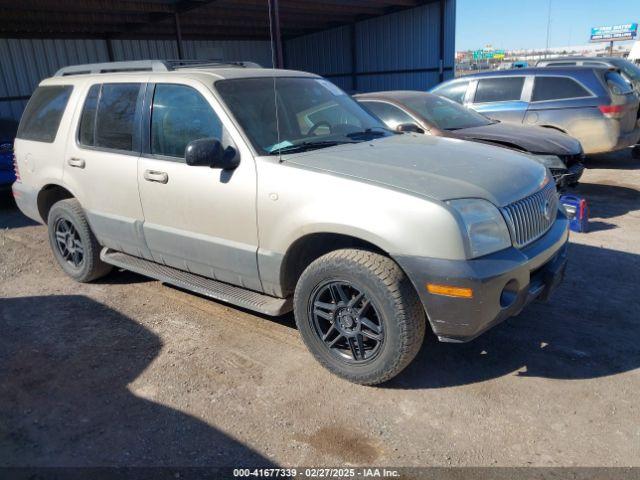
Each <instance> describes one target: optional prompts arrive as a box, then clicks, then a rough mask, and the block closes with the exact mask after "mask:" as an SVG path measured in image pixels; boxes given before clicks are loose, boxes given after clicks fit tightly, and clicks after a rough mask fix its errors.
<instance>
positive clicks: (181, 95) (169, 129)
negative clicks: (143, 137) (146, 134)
mask: <svg viewBox="0 0 640 480" xmlns="http://www.w3.org/2000/svg"><path fill="white" fill-rule="evenodd" d="M222 130H223V128H222V122H221V121H220V119H219V118H218V116H217V115H216V113H215V112H214V111H213V108H211V105H209V103H208V102H207V101H206V100H205V99H204V98H203V97H202V95H200V93H198V92H197V91H196V90H194V89H193V88H191V87H188V86H186V85H172V84H158V85H156V88H155V92H154V95H153V110H152V113H151V153H152V154H154V155H164V156H169V157H179V158H184V151H185V149H186V148H187V145H188V144H189V142H192V141H193V140H198V139H200V138H211V137H214V138H217V139H219V140H221V139H222Z"/></svg>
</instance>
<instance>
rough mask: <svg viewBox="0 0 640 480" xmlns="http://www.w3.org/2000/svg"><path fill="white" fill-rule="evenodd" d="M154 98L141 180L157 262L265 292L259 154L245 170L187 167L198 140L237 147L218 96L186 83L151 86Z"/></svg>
mask: <svg viewBox="0 0 640 480" xmlns="http://www.w3.org/2000/svg"><path fill="white" fill-rule="evenodd" d="M186 82H192V83H190V84H186ZM147 98H148V103H149V104H150V107H151V108H150V115H149V119H148V121H147V122H146V125H147V127H146V128H147V131H148V135H147V138H148V141H146V142H145V143H146V146H145V150H146V152H145V153H143V156H142V158H141V160H140V163H139V168H138V183H139V188H140V198H141V201H142V208H143V211H144V227H143V229H144V236H145V239H146V242H147V245H148V247H149V249H150V250H151V253H152V255H153V258H154V260H155V261H156V262H158V263H163V264H166V265H170V266H173V267H175V268H179V269H182V270H185V271H189V272H192V273H196V274H199V275H203V276H206V277H209V278H213V279H216V280H220V281H223V282H227V283H231V284H234V285H240V286H243V287H246V288H249V289H253V290H261V289H262V287H261V284H260V279H259V275H258V267H257V260H256V252H257V248H258V233H257V226H256V206H255V204H256V171H255V164H254V161H253V158H252V156H251V155H250V154H248V151H246V150H245V151H243V150H239V154H240V155H241V160H240V165H239V166H238V168H236V169H235V170H233V171H223V170H220V169H212V168H210V167H207V166H189V165H187V164H186V163H185V159H184V153H185V148H186V146H187V145H188V144H189V142H191V141H193V140H197V139H200V138H209V137H215V138H218V139H220V140H221V141H222V143H223V146H225V147H226V146H229V145H232V144H233V141H232V140H231V138H230V135H229V131H228V129H227V128H225V126H224V124H223V121H222V120H221V117H223V116H224V113H223V112H222V111H221V109H220V108H219V106H217V102H216V100H215V98H214V97H213V94H212V93H211V92H210V91H209V90H208V89H207V88H206V87H204V86H203V85H202V84H200V83H199V82H196V81H190V80H185V84H176V83H157V84H156V85H154V86H150V87H149V89H148V93H147ZM214 105H216V106H217V108H218V111H216V109H215V108H214Z"/></svg>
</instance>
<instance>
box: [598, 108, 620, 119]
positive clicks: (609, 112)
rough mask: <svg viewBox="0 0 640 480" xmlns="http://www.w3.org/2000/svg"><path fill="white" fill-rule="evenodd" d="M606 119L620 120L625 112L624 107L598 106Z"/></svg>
mask: <svg viewBox="0 0 640 480" xmlns="http://www.w3.org/2000/svg"><path fill="white" fill-rule="evenodd" d="M598 108H599V109H600V111H601V112H602V114H603V115H604V116H605V117H607V118H614V119H617V120H619V119H621V118H622V117H624V114H625V113H626V111H627V108H626V107H625V106H624V105H600V106H599V107H598Z"/></svg>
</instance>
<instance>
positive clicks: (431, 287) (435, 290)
mask: <svg viewBox="0 0 640 480" xmlns="http://www.w3.org/2000/svg"><path fill="white" fill-rule="evenodd" d="M427 291H428V292H429V293H431V294H433V295H444V296H446V297H458V298H473V290H472V289H470V288H462V287H453V286H451V285H438V284H435V283H427Z"/></svg>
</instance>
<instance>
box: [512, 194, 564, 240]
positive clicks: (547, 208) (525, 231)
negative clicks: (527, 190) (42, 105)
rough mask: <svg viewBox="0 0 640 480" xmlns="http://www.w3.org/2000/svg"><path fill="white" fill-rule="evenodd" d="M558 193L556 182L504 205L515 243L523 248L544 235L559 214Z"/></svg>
mask: <svg viewBox="0 0 640 480" xmlns="http://www.w3.org/2000/svg"><path fill="white" fill-rule="evenodd" d="M558 203H559V199H558V194H557V193H556V186H555V184H554V182H549V183H548V184H547V185H546V186H545V187H544V188H542V189H541V190H539V191H538V192H536V193H534V194H533V195H531V196H529V197H527V198H523V199H522V200H518V201H517V202H514V203H512V204H510V205H507V206H506V207H503V208H502V209H501V210H502V214H503V215H504V218H505V219H506V221H507V226H508V227H509V232H510V233H511V239H512V240H513V244H514V246H515V247H517V248H522V247H525V246H527V245H529V244H530V243H532V242H534V241H536V240H537V239H538V238H540V237H541V236H543V235H544V234H545V233H547V231H548V230H549V229H550V228H551V225H553V222H555V220H556V216H557V215H558Z"/></svg>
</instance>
